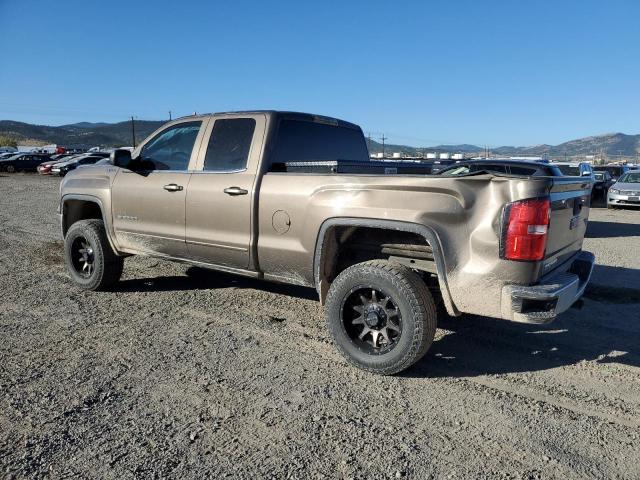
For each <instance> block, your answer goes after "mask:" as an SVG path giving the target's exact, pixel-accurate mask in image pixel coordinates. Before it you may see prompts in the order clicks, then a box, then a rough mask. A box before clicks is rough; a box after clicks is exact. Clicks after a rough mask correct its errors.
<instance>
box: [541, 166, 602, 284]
mask: <svg viewBox="0 0 640 480" xmlns="http://www.w3.org/2000/svg"><path fill="white" fill-rule="evenodd" d="M591 185H592V182H591V177H583V178H580V177H556V178H554V180H553V186H552V187H551V192H550V200H551V214H550V215H551V216H550V219H549V234H548V236H547V248H546V253H545V260H544V262H543V271H542V274H545V273H548V272H550V271H551V270H553V269H554V268H555V267H557V266H559V265H560V264H561V263H562V262H563V261H564V260H567V259H568V258H569V257H571V256H572V255H573V254H575V253H576V252H578V251H579V250H580V249H581V248H582V241H583V239H584V235H585V233H586V230H587V221H588V220H589V205H590V198H591Z"/></svg>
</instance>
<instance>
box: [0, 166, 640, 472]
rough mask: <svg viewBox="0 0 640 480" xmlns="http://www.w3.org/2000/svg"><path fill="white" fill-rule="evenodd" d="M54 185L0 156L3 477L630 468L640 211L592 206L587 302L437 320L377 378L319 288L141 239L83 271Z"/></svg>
mask: <svg viewBox="0 0 640 480" xmlns="http://www.w3.org/2000/svg"><path fill="white" fill-rule="evenodd" d="M58 184H59V181H58V180H57V179H55V178H47V177H39V176H36V175H29V174H17V175H9V174H3V175H0V477H4V478H48V477H51V478H79V477H80V478H106V479H110V478H114V479H115V478H118V479H120V478H122V479H127V478H156V477H169V478H197V479H200V478H206V477H213V478H218V477H232V478H278V479H280V478H402V477H406V478H417V479H423V478H563V479H566V478H640V446H639V443H640V368H639V367H640V354H639V351H638V349H639V348H640V211H633V210H625V211H608V210H606V209H603V208H594V209H593V210H592V211H591V221H590V224H589V230H588V238H587V239H586V241H585V249H587V250H591V251H593V252H594V253H595V254H596V257H597V263H598V265H597V267H596V271H595V274H594V277H593V281H592V284H591V286H590V287H589V289H588V291H587V294H586V299H585V301H584V307H583V309H582V310H577V309H572V310H570V311H569V312H567V313H565V314H563V315H562V316H561V317H560V318H558V319H557V320H556V321H555V322H554V323H552V324H551V325H548V326H541V327H537V326H526V325H518V324H512V323H507V322H501V321H497V320H491V319H488V318H479V317H471V316H464V317H462V318H457V319H448V320H446V321H445V322H443V323H442V324H441V325H440V328H439V330H438V332H437V338H436V341H435V343H434V345H433V347H432V348H431V350H430V351H429V353H428V354H427V355H426V356H425V358H424V359H423V360H422V361H420V362H419V363H418V364H417V365H416V366H415V367H413V368H412V369H411V370H409V371H407V372H406V373H405V374H403V375H400V376H396V377H379V376H372V375H370V374H367V373H364V372H361V371H359V370H356V369H354V368H351V367H349V366H347V364H346V362H345V361H344V360H343V359H342V357H340V355H339V354H338V353H337V352H336V350H334V348H333V347H332V345H331V343H330V341H329V340H328V338H327V333H326V332H325V329H324V320H323V317H322V311H321V308H320V306H319V304H318V303H317V301H316V295H315V292H314V291H312V290H308V289H303V288H292V287H288V286H282V285H275V284H268V283H261V282H257V281H251V280H245V279H239V278H234V277H231V276H228V275H222V274H217V273H206V274H204V273H202V272H201V271H199V270H195V269H193V268H190V267H188V266H185V265H179V264H172V263H167V262H163V261H158V260H154V259H148V258H137V257H134V258H129V259H127V260H126V262H125V275H124V279H123V281H122V282H121V283H120V284H119V285H118V286H117V288H116V289H115V290H114V291H112V292H101V293H94V292H91V293H87V292H82V291H80V290H78V289H77V288H75V287H74V286H73V285H72V284H71V282H70V280H69V279H68V277H67V274H66V272H65V269H64V266H63V260H62V246H61V242H60V234H59V229H58V223H57V222H58V220H57V215H56V208H57V204H56V202H57V192H58Z"/></svg>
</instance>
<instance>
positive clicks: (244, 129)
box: [204, 118, 256, 172]
mask: <svg viewBox="0 0 640 480" xmlns="http://www.w3.org/2000/svg"><path fill="white" fill-rule="evenodd" d="M255 129H256V121H255V120H254V119H253V118H223V119H218V120H216V123H214V124H213V130H212V132H211V137H210V138H209V144H208V145H207V155H206V157H205V159H204V169H205V170H207V171H213V172H233V171H239V170H244V169H245V168H247V160H248V159H249V150H250V149H251V142H252V141H253V132H254V131H255Z"/></svg>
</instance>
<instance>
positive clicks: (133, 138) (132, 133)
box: [131, 115, 136, 148]
mask: <svg viewBox="0 0 640 480" xmlns="http://www.w3.org/2000/svg"><path fill="white" fill-rule="evenodd" d="M131 139H132V140H133V148H136V124H135V122H134V121H133V115H131Z"/></svg>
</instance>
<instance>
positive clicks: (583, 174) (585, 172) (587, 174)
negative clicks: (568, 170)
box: [582, 171, 591, 177]
mask: <svg viewBox="0 0 640 480" xmlns="http://www.w3.org/2000/svg"><path fill="white" fill-rule="evenodd" d="M582 176H583V177H590V176H591V172H588V171H584V172H582Z"/></svg>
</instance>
